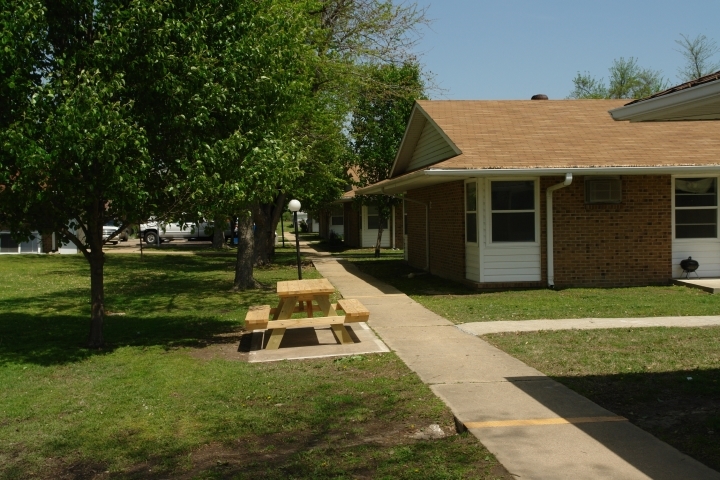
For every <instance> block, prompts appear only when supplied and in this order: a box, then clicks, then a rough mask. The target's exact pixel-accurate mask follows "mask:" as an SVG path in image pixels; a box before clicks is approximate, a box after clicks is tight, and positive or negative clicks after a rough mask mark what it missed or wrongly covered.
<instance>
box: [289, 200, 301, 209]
mask: <svg viewBox="0 0 720 480" xmlns="http://www.w3.org/2000/svg"><path fill="white" fill-rule="evenodd" d="M288 209H289V210H290V211H291V212H299V211H300V202H299V201H298V200H290V203H289V204H288Z"/></svg>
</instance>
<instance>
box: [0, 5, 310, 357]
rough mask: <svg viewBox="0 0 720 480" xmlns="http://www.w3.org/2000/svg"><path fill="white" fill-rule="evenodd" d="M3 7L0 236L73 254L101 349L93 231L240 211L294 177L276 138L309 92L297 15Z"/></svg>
mask: <svg viewBox="0 0 720 480" xmlns="http://www.w3.org/2000/svg"><path fill="white" fill-rule="evenodd" d="M1 5H2V11H0V25H2V27H3V28H2V31H0V42H2V43H1V44H0V93H2V98H0V102H3V103H2V105H0V106H2V107H4V108H2V112H0V223H2V224H3V225H5V226H7V227H9V228H11V229H12V231H13V232H14V233H15V234H16V235H17V236H19V237H21V236H27V235H29V234H30V232H31V231H32V230H34V229H39V230H41V231H55V232H58V233H59V234H60V235H61V237H62V238H63V239H65V240H69V241H72V242H73V243H75V244H76V245H77V246H78V248H79V249H80V250H81V251H82V252H83V255H84V256H85V258H86V259H87V260H88V262H89V264H90V279H91V321H90V336H89V340H88V345H89V346H90V347H99V346H101V345H102V344H103V341H104V339H103V335H102V325H103V317H104V286H103V265H104V254H103V239H102V225H103V223H104V221H106V220H107V219H116V220H119V221H120V222H121V223H122V224H126V223H130V222H136V221H138V220H140V219H144V218H147V216H148V215H150V214H153V215H156V216H159V217H163V216H165V217H168V216H170V215H172V214H173V213H174V214H179V213H181V212H182V211H186V210H187V208H190V206H192V205H193V204H194V203H195V202H199V203H202V199H207V198H213V197H216V198H218V199H219V201H224V200H226V199H227V198H230V199H231V200H232V201H233V202H236V203H237V204H241V205H246V206H248V205H251V204H252V203H253V202H258V201H262V200H264V199H265V198H266V196H268V195H270V196H271V195H272V190H271V189H270V188H269V186H271V185H272V186H274V185H276V184H277V183H278V182H279V183H280V184H283V183H286V182H288V181H289V179H290V178H292V177H295V176H297V174H298V169H297V168H298V157H297V155H296V154H295V153H294V147H293V144H292V142H290V141H288V140H287V137H286V136H285V135H284V130H283V125H284V124H285V122H284V119H285V118H286V117H288V116H289V117H292V114H291V113H290V112H292V111H293V110H294V109H295V108H296V105H297V104H298V102H302V99H303V98H304V97H305V93H306V91H307V82H306V81H305V80H306V79H307V78H308V75H307V69H308V68H309V65H310V64H311V63H312V61H313V60H312V56H311V55H309V52H310V51H309V49H308V47H307V39H308V37H309V30H308V28H307V15H306V12H305V10H304V9H302V8H300V7H299V6H298V4H296V2H293V1H291V0H257V1H252V2H248V1H243V0H222V1H220V0H202V1H200V0H197V1H195V0H184V1H182V2H171V1H167V0H135V1H122V0H53V1H50V0H46V1H36V0H13V1H12V2H11V1H3V2H2V4H1ZM229 191H232V192H233V194H232V195H227V192H229ZM268 192H270V193H268ZM248 210H249V208H248ZM245 224H246V225H247V221H245Z"/></svg>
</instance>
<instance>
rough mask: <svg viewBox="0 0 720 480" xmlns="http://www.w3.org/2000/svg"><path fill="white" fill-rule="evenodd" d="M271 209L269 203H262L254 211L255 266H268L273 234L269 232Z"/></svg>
mask: <svg viewBox="0 0 720 480" xmlns="http://www.w3.org/2000/svg"><path fill="white" fill-rule="evenodd" d="M272 207H273V205H272V204H270V203H263V204H262V205H260V206H259V207H258V208H256V209H255V212H253V213H254V215H253V218H254V220H255V235H254V240H255V266H256V267H262V266H265V265H270V248H269V247H270V243H271V241H272V240H271V238H272V235H273V232H272V231H271V230H270V225H271V217H272Z"/></svg>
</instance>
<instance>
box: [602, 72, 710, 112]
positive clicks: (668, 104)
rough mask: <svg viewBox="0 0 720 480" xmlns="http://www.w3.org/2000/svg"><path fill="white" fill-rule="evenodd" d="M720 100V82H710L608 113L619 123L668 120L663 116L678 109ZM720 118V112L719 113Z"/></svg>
mask: <svg viewBox="0 0 720 480" xmlns="http://www.w3.org/2000/svg"><path fill="white" fill-rule="evenodd" d="M713 97H718V98H720V80H716V81H713V82H708V83H705V84H701V85H698V86H696V87H692V88H688V89H686V90H680V91H678V92H673V93H669V94H667V95H663V96H661V97H657V98H650V99H648V100H643V101H642V102H637V103H633V104H630V105H625V106H623V107H620V108H615V109H613V110H610V111H609V112H608V113H610V115H611V116H612V118H613V120H617V121H624V120H627V121H631V122H642V121H657V120H664V119H666V118H665V117H664V116H663V115H667V114H669V113H671V112H672V111H673V110H676V109H678V108H690V107H692V106H693V104H697V103H701V102H706V101H707V100H708V99H710V98H713ZM718 118H720V111H718Z"/></svg>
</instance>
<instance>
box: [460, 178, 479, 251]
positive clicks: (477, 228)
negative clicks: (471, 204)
mask: <svg viewBox="0 0 720 480" xmlns="http://www.w3.org/2000/svg"><path fill="white" fill-rule="evenodd" d="M470 184H475V210H468V209H467V186H468V185H470ZM479 197H480V186H479V185H478V181H477V180H475V179H473V180H465V184H464V185H463V211H464V212H465V218H464V220H465V222H464V223H465V232H464V233H465V238H464V240H465V244H466V245H477V244H478V243H479V242H480V212H479V209H478V204H479V203H480V198H479ZM468 213H474V214H475V241H474V242H468V239H467V238H468V235H467V234H468V230H467V229H468V223H467V214H468Z"/></svg>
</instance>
